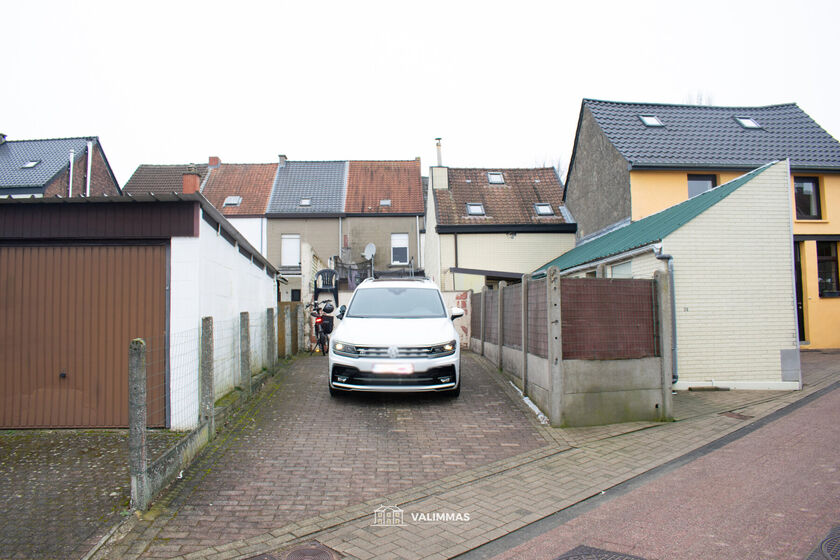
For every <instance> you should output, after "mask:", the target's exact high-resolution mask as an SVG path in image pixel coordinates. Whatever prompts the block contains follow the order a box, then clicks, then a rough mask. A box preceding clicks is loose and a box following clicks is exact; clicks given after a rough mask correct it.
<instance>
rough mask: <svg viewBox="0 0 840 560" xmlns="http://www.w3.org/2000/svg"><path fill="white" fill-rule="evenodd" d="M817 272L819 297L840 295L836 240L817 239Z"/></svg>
mask: <svg viewBox="0 0 840 560" xmlns="http://www.w3.org/2000/svg"><path fill="white" fill-rule="evenodd" d="M817 274H818V275H819V277H820V279H819V286H820V297H840V287H838V283H837V277H838V274H837V242H835V241H817Z"/></svg>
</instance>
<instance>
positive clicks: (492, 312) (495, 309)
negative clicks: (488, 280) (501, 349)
mask: <svg viewBox="0 0 840 560" xmlns="http://www.w3.org/2000/svg"><path fill="white" fill-rule="evenodd" d="M498 301H499V291H498V290H487V291H486V292H484V314H485V317H484V334H485V336H486V337H487V338H486V339H485V342H489V343H491V344H498V343H499V325H498V322H497V318H498V316H499V304H498Z"/></svg>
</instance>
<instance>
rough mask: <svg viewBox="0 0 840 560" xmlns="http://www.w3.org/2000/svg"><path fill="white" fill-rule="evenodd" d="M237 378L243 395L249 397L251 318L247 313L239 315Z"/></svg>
mask: <svg viewBox="0 0 840 560" xmlns="http://www.w3.org/2000/svg"><path fill="white" fill-rule="evenodd" d="M239 378H240V382H241V383H242V385H243V389H244V390H245V394H246V395H248V396H250V395H251V318H250V316H249V315H248V312H247V311H243V312H242V313H240V314H239Z"/></svg>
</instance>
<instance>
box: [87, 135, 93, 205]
mask: <svg viewBox="0 0 840 560" xmlns="http://www.w3.org/2000/svg"><path fill="white" fill-rule="evenodd" d="M91 165H93V142H91V141H90V140H88V143H87V170H86V173H85V174H86V175H87V177H86V178H85V196H90V166H91Z"/></svg>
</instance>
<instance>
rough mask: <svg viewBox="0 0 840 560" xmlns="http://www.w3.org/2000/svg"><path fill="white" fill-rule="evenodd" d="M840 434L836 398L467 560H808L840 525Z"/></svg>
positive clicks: (839, 395)
mask: <svg viewBox="0 0 840 560" xmlns="http://www.w3.org/2000/svg"><path fill="white" fill-rule="evenodd" d="M838 428H840V390H838V389H835V390H832V391H830V392H827V393H826V394H823V395H822V396H820V397H819V398H817V399H815V400H813V401H812V402H809V403H807V404H806V405H805V406H802V407H800V408H797V409H795V410H793V411H791V412H790V413H787V414H784V415H782V416H780V417H779V418H778V419H776V420H774V421H772V422H770V423H768V424H766V425H764V426H763V427H761V428H759V429H757V430H755V431H752V432H750V433H748V434H747V435H744V436H743V437H740V438H739V439H736V440H735V441H732V442H731V443H728V444H727V445H725V446H723V447H721V448H719V449H716V450H714V451H711V452H708V453H706V454H702V453H698V455H699V456H698V457H697V458H696V459H693V460H691V461H689V462H688V463H686V464H682V465H681V466H675V467H673V468H670V469H664V470H663V471H660V472H659V473H656V474H652V475H643V476H642V477H641V479H640V480H638V481H636V483H635V484H631V485H630V487H629V489H628V488H625V489H617V490H616V492H614V493H612V492H607V493H606V494H604V495H603V496H600V497H598V498H595V499H594V500H592V501H591V503H589V504H585V505H582V506H581V507H579V508H578V511H580V512H581V513H580V514H579V515H577V516H574V517H572V518H570V517H571V516H570V515H568V514H567V515H566V516H558V518H557V522H556V523H552V521H553V520H550V519H546V520H544V522H543V523H542V524H541V525H539V528H538V529H537V526H536V525H535V526H534V527H532V528H530V530H529V528H527V527H526V528H525V529H523V530H521V531H520V532H519V534H516V533H513V534H511V535H508V536H507V537H506V538H504V539H501V540H499V541H497V542H495V543H491V544H492V546H487V547H485V549H484V550H483V551H482V550H476V551H473V552H474V554H473V553H468V554H467V555H465V556H466V557H467V558H490V557H492V558H495V559H496V560H507V559H517V560H519V559H542V558H546V559H555V558H558V557H560V556H563V555H565V554H566V553H568V552H569V551H571V550H573V549H575V548H577V547H578V546H581V545H583V546H588V547H592V548H595V549H601V550H609V551H612V552H617V553H623V554H628V555H633V556H637V557H642V558H645V559H646V560H654V559H663V560H664V559H668V560H673V559H694V558H697V559H704V560H706V559H709V558H715V559H721V560H724V559H738V560H746V559H757V560H758V559H761V560H769V559H776V558H779V559H782V558H784V559H791V558H806V557H807V556H808V555H809V553H810V552H811V551H812V550H814V548H815V547H816V546H817V545H818V544H819V543H820V541H822V540H823V539H824V538H825V537H826V536H828V533H829V531H830V530H831V529H832V527H836V526H838V525H840V451H838V450H840V429H838ZM610 494H615V496H614V497H613V496H611V495H610ZM564 517H565V518H564ZM551 526H553V528H550V527H551ZM546 528H548V530H547V532H544V531H545V530H546ZM538 533H541V534H538ZM505 548H507V550H506V551H505V552H501V553H499V551H500V550H504V549H505ZM491 552H492V554H491ZM581 557H583V556H581Z"/></svg>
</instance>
